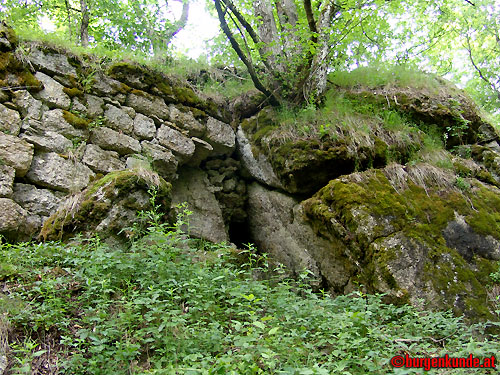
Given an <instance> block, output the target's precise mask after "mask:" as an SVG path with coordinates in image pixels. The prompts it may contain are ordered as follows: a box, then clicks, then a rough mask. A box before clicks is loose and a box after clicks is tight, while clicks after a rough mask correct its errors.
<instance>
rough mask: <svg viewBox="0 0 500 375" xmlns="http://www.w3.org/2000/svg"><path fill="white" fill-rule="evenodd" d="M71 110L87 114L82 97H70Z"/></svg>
mask: <svg viewBox="0 0 500 375" xmlns="http://www.w3.org/2000/svg"><path fill="white" fill-rule="evenodd" d="M71 110H72V111H77V112H79V113H84V114H87V107H86V106H85V104H83V103H82V99H80V98H79V97H74V98H73V99H71Z"/></svg>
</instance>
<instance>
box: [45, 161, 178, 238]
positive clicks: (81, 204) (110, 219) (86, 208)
mask: <svg viewBox="0 0 500 375" xmlns="http://www.w3.org/2000/svg"><path fill="white" fill-rule="evenodd" d="M151 188H155V189H156V190H157V195H156V200H155V204H157V205H159V206H161V211H162V212H165V213H166V212H168V210H169V208H170V189H171V185H170V184H169V183H168V182H166V181H165V180H163V179H162V178H161V177H159V176H158V174H156V173H155V172H153V171H147V170H143V169H138V170H125V171H117V172H112V173H109V174H107V175H106V176H104V177H103V178H101V179H99V180H97V181H95V182H94V183H92V184H91V185H90V186H89V187H88V188H87V189H85V190H84V191H82V192H81V193H79V194H76V195H74V196H72V197H69V198H68V199H67V200H65V201H63V202H62V203H61V204H60V205H59V208H58V210H57V212H56V213H55V214H53V215H52V216H51V217H50V218H49V219H48V220H46V221H45V223H44V226H43V228H42V230H41V232H40V236H41V237H42V238H43V239H46V240H52V239H58V238H68V237H71V236H73V235H74V233H77V232H83V233H84V234H86V235H90V234H95V233H97V234H99V236H100V237H101V238H116V239H119V240H122V241H123V240H126V239H127V238H128V236H131V235H133V233H130V232H129V231H126V230H125V231H124V230H123V229H124V228H131V227H132V226H133V225H134V224H135V223H137V224H139V223H140V220H139V218H138V217H137V212H138V211H140V210H149V209H151V203H150V200H149V198H150V195H149V194H148V190H149V189H151Z"/></svg>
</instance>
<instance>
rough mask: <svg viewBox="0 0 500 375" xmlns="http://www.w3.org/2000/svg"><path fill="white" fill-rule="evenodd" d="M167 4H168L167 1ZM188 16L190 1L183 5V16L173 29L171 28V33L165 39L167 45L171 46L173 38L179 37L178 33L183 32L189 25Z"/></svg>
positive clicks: (185, 1)
mask: <svg viewBox="0 0 500 375" xmlns="http://www.w3.org/2000/svg"><path fill="white" fill-rule="evenodd" d="M165 4H167V2H166V1H165ZM188 15H189V1H188V0H184V1H183V4H182V14H181V17H180V18H179V19H178V20H177V21H175V22H174V24H173V25H172V27H171V28H170V31H169V32H168V33H167V35H166V37H165V44H167V45H168V44H169V43H170V42H171V41H172V39H173V37H174V36H176V35H177V33H178V32H179V31H181V30H182V29H183V28H184V27H185V26H186V24H187V21H188Z"/></svg>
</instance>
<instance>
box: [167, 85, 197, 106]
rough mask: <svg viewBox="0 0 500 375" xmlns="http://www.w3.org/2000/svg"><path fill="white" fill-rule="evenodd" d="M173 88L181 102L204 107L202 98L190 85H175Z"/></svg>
mask: <svg viewBox="0 0 500 375" xmlns="http://www.w3.org/2000/svg"><path fill="white" fill-rule="evenodd" d="M172 90H173V93H174V95H175V98H176V99H177V100H178V102H179V103H182V104H184V105H187V106H189V107H203V102H202V101H201V99H200V98H199V97H198V95H196V94H195V92H194V91H193V90H191V89H190V88H189V87H180V86H175V87H173V88H172Z"/></svg>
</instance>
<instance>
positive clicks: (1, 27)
mask: <svg viewBox="0 0 500 375" xmlns="http://www.w3.org/2000/svg"><path fill="white" fill-rule="evenodd" d="M0 36H2V37H3V38H5V39H7V40H8V41H9V43H10V44H11V46H12V49H15V48H16V46H17V44H18V42H19V39H18V37H17V35H16V33H15V32H14V29H12V28H11V27H9V26H7V25H6V24H5V23H1V24H0Z"/></svg>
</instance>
